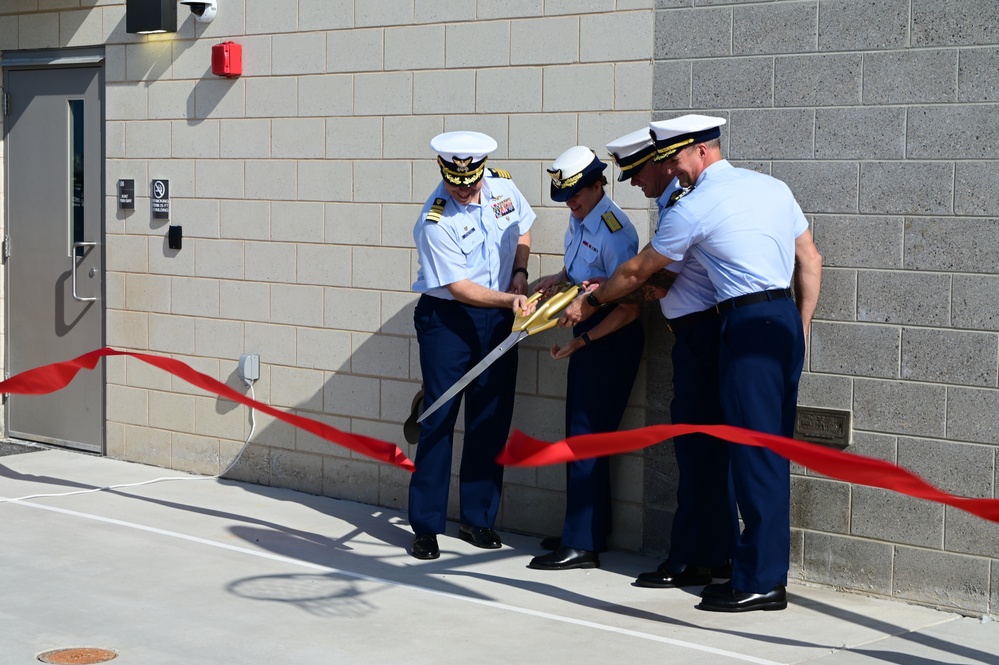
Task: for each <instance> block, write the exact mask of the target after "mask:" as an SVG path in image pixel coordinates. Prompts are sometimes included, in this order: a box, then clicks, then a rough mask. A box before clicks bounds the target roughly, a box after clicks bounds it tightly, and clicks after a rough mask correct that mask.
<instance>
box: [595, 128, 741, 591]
mask: <svg viewBox="0 0 999 665" xmlns="http://www.w3.org/2000/svg"><path fill="white" fill-rule="evenodd" d="M607 151H608V152H610V154H611V156H612V157H613V158H614V161H615V162H616V163H617V165H618V167H619V168H620V171H621V173H620V175H619V176H618V180H619V181H630V182H631V184H632V185H633V186H635V187H639V188H640V189H641V190H642V192H643V193H644V194H645V195H646V196H647V197H649V198H653V199H655V200H656V204H657V206H658V209H659V221H658V223H657V225H656V228H657V230H658V228H659V226H660V225H661V224H662V222H663V219H664V218H665V217H666V215H667V213H668V212H669V209H670V208H671V207H672V206H673V205H675V204H676V202H677V201H679V200H680V199H681V198H682V197H683V196H685V195H686V194H688V193H689V192H690V191H691V190H690V188H681V187H680V186H679V183H678V182H677V180H676V178H674V176H673V172H672V170H671V169H670V165H669V162H668V160H660V161H658V162H657V161H655V160H654V157H655V155H656V147H655V143H654V142H653V140H652V135H651V133H650V132H649V128H648V127H644V128H642V129H640V130H637V131H634V132H631V133H630V134H626V135H625V136H622V137H620V138H618V139H615V140H614V141H612V142H610V143H608V144H607ZM681 268H682V269H681ZM666 269H667V270H675V271H679V274H678V276H677V278H676V281H674V282H673V285H672V286H671V287H670V289H669V291H668V292H667V293H666V296H665V297H664V298H662V299H661V300H660V301H659V305H660V308H661V309H662V312H663V316H665V317H666V323H667V326H668V327H669V329H670V331H671V332H672V333H673V335H674V337H675V340H674V343H673V349H672V355H671V358H672V361H673V400H672V402H671V403H670V418H671V421H672V422H674V423H683V424H688V425H716V424H718V423H721V422H722V415H721V402H720V398H719V393H718V331H719V319H718V313H717V312H716V311H715V308H714V304H715V290H714V287H713V286H712V284H711V280H710V279H709V277H708V273H707V271H706V270H705V269H704V266H702V265H701V263H700V262H699V261H698V260H697V257H696V256H693V255H688V256H686V257H685V258H684V260H683V261H678V262H676V263H671V264H670V265H669V266H668V267H667V268H666ZM673 450H674V453H675V455H676V464H677V469H678V471H679V478H678V484H677V492H676V494H677V497H676V498H677V507H676V512H675V513H674V515H673V523H672V527H671V529H670V549H669V555H668V556H667V558H666V560H665V561H663V563H662V564H661V565H660V566H659V567H658V568H657V569H656V570H654V571H651V572H645V573H641V574H640V575H639V576H638V579H636V580H635V585H636V586H641V587H650V588H656V589H666V588H673V587H689V586H703V585H705V584H710V583H711V582H712V581H713V579H714V578H725V579H727V578H728V577H729V576H730V575H731V565H730V562H731V560H732V557H733V555H734V553H735V542H736V539H737V538H738V536H739V517H738V514H737V513H736V507H735V493H734V491H733V490H732V483H731V476H730V475H729V473H728V448H727V445H726V444H725V443H724V442H722V441H720V440H718V439H716V438H714V437H711V436H708V435H706V434H688V435H685V436H678V437H676V438H675V439H674V440H673Z"/></svg>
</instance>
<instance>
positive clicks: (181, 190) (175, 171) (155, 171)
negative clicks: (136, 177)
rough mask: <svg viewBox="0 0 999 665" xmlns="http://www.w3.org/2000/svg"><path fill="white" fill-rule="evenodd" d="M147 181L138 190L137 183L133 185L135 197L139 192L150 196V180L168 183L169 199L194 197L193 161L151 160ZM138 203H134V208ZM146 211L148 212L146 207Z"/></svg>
mask: <svg viewBox="0 0 999 665" xmlns="http://www.w3.org/2000/svg"><path fill="white" fill-rule="evenodd" d="M148 169H149V179H148V180H147V181H146V182H145V183H144V184H145V187H144V188H142V189H141V190H140V188H139V183H136V184H135V189H136V195H140V194H139V192H140V191H141V192H142V194H141V195H144V196H151V194H150V192H151V191H152V180H153V179H154V178H155V179H157V180H163V179H165V180H169V181H170V198H183V197H185V196H194V160H193V159H151V160H149V165H148ZM138 205H139V202H136V206H138ZM146 210H149V208H148V207H146Z"/></svg>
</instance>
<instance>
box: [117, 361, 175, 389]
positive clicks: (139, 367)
mask: <svg viewBox="0 0 999 665" xmlns="http://www.w3.org/2000/svg"><path fill="white" fill-rule="evenodd" d="M125 385H127V386H129V387H132V388H146V389H149V390H170V374H169V373H167V372H164V371H163V370H161V369H159V368H157V367H153V366H152V365H150V364H149V363H147V362H145V361H143V360H139V359H138V358H130V357H126V358H125Z"/></svg>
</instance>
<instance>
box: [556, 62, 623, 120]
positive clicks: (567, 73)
mask: <svg viewBox="0 0 999 665" xmlns="http://www.w3.org/2000/svg"><path fill="white" fill-rule="evenodd" d="M579 81H587V82H588V84H587V85H586V86H580V85H579V83H578V82H579ZM543 95H544V104H543V108H544V111H545V112H547V113H553V112H559V111H564V112H578V111H610V110H611V109H613V108H614V65H612V64H594V65H567V66H564V67H546V68H545V80H544V90H543Z"/></svg>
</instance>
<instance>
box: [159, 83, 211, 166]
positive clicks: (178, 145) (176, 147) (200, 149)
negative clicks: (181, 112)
mask: <svg viewBox="0 0 999 665" xmlns="http://www.w3.org/2000/svg"><path fill="white" fill-rule="evenodd" d="M150 95H152V90H150ZM150 107H151V108H155V107H154V106H153V105H152V102H151V101H150ZM182 117H183V116H182ZM219 122H220V121H218V120H206V121H204V122H200V123H198V124H197V125H194V126H191V125H189V124H188V123H187V121H184V120H175V121H173V122H172V123H170V129H171V135H172V139H173V143H172V144H171V156H173V157H190V158H201V159H206V158H217V157H218V156H219Z"/></svg>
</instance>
